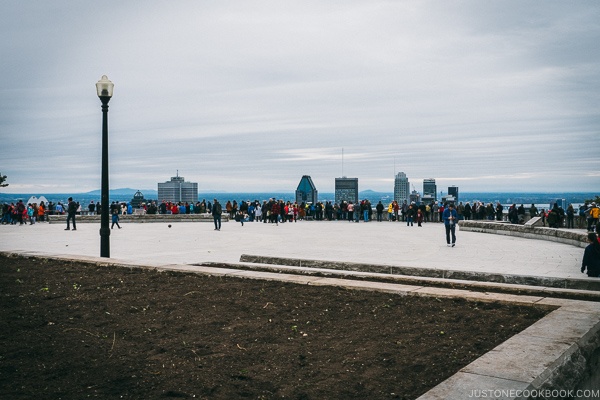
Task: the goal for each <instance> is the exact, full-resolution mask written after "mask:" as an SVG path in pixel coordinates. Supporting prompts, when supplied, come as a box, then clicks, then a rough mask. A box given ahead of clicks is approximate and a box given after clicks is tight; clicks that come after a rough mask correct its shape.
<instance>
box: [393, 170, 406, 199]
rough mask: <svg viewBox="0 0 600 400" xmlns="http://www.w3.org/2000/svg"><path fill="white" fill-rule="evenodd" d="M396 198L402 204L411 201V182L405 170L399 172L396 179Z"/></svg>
mask: <svg viewBox="0 0 600 400" xmlns="http://www.w3.org/2000/svg"><path fill="white" fill-rule="evenodd" d="M394 200H396V201H397V202H398V204H400V205H402V204H403V203H404V202H405V201H406V202H407V203H408V202H410V184H409V183H408V178H407V177H406V174H405V173H404V172H398V174H397V175H396V178H395V179H394Z"/></svg>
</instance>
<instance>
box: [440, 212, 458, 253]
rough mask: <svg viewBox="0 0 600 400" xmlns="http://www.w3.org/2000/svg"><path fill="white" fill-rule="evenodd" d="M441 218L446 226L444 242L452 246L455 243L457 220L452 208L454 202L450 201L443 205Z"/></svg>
mask: <svg viewBox="0 0 600 400" xmlns="http://www.w3.org/2000/svg"><path fill="white" fill-rule="evenodd" d="M442 220H443V221H444V227H445V228H446V243H447V244H448V247H454V246H455V245H456V222H457V221H458V214H457V213H456V210H455V209H454V204H452V203H450V204H448V206H447V207H444V213H443V214H442ZM450 234H452V243H450Z"/></svg>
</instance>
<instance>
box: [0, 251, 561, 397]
mask: <svg viewBox="0 0 600 400" xmlns="http://www.w3.org/2000/svg"><path fill="white" fill-rule="evenodd" d="M547 312H549V310H548V309H542V308H534V307H524V306H515V305H506V304H498V303H477V302H467V301H464V300H451V299H444V298H440V299H437V298H424V297H412V296H399V295H391V294H386V293H379V292H372V291H360V290H345V289H341V288H335V287H316V286H306V285H297V284H290V283H280V282H274V281H256V280H244V279H238V278H222V277H210V276H202V275H195V274H184V273H172V272H158V271H154V270H141V269H128V268H119V267H105V266H104V267H102V266H97V265H95V264H86V263H82V262H81V263H80V262H77V263H69V262H58V261H49V260H44V259H25V258H19V257H15V258H12V257H11V258H8V257H5V256H3V255H0V399H11V400H13V399H32V398H44V399H46V398H48V399H50V398H51V399H85V398H97V399H175V398H205V399H244V398H248V399H280V398H287V399H415V398H416V397H418V396H419V395H421V394H423V393H425V392H426V391H427V390H428V389H430V388H432V387H433V386H435V385H436V384H438V383H440V382H441V381H443V380H444V379H446V378H448V377H449V376H451V375H453V374H454V373H455V372H456V371H458V370H459V369H460V368H461V367H463V366H465V365H467V364H468V363H470V362H471V361H473V360H475V359H476V358H477V357H479V356H480V355H482V354H484V353H485V352H487V351H489V350H490V349H492V348H494V347H495V346H497V345H498V344H500V343H501V342H503V341H504V340H506V339H507V338H509V337H511V336H512V335H514V334H516V333H518V332H520V331H521V330H523V329H524V328H526V327H527V326H529V325H530V324H532V323H533V322H535V321H536V320H538V319H539V318H541V317H542V316H544V315H545V314H546V313H547Z"/></svg>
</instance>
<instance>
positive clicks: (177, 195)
mask: <svg viewBox="0 0 600 400" xmlns="http://www.w3.org/2000/svg"><path fill="white" fill-rule="evenodd" d="M163 200H166V201H171V202H179V201H181V202H186V201H187V202H188V203H196V202H197V201H198V184H197V183H196V182H186V181H185V179H184V178H183V176H179V171H178V172H177V176H173V177H171V180H170V181H169V182H165V183H159V184H158V201H159V202H161V201H163Z"/></svg>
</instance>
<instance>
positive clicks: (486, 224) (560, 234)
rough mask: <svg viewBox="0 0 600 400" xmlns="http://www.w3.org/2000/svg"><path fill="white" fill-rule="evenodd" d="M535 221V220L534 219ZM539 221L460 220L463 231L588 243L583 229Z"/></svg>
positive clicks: (560, 241) (574, 243)
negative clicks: (537, 223) (558, 226)
mask: <svg viewBox="0 0 600 400" xmlns="http://www.w3.org/2000/svg"><path fill="white" fill-rule="evenodd" d="M532 221H533V220H532ZM536 222H537V221H533V223H526V224H525V225H516V224H510V223H507V222H496V221H464V220H463V221H460V222H459V223H458V227H459V229H460V230H461V231H467V232H482V233H493V234H496V235H506V236H516V237H522V238H527V239H538V240H549V241H552V242H558V243H564V244H570V245H573V246H577V247H586V246H587V245H588V241H587V233H586V232H581V230H573V229H569V230H567V229H562V228H560V229H556V228H546V227H540V226H536Z"/></svg>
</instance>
